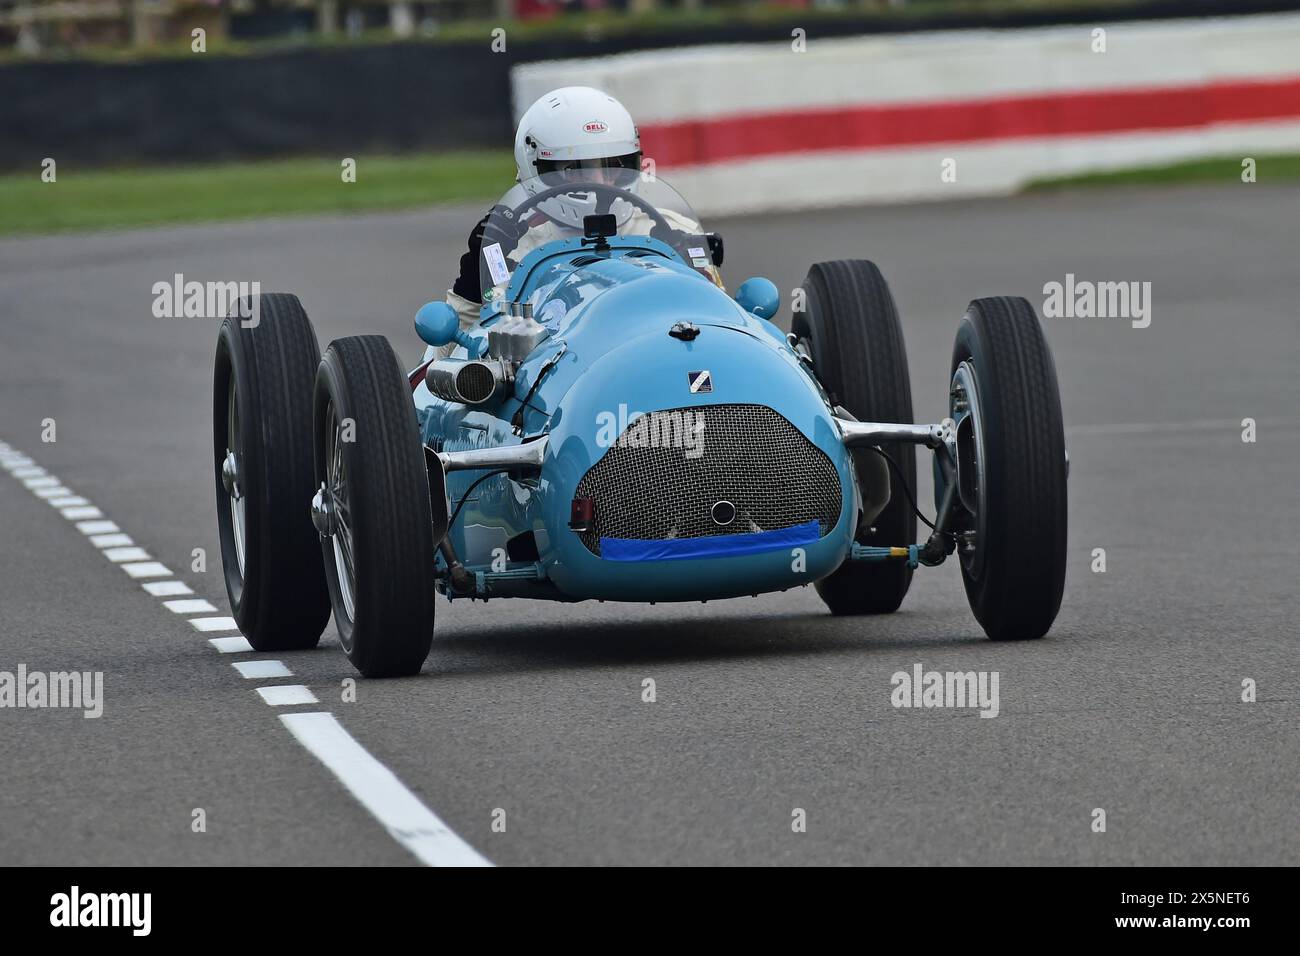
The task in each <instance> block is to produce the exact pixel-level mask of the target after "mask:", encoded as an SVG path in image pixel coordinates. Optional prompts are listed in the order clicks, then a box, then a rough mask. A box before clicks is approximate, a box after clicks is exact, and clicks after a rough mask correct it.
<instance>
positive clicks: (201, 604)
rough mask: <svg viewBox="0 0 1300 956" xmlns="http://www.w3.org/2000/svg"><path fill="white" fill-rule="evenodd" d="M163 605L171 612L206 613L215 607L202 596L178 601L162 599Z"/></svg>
mask: <svg viewBox="0 0 1300 956" xmlns="http://www.w3.org/2000/svg"><path fill="white" fill-rule="evenodd" d="M163 607H165V608H166V609H167V610H169V611H171V612H172V613H173V614H208V613H210V612H212V611H215V610H216V609H217V608H216V606H215V605H213V604H212V603H211V602H209V601H205V600H204V599H203V598H190V599H188V600H184V599H182V600H179V601H163Z"/></svg>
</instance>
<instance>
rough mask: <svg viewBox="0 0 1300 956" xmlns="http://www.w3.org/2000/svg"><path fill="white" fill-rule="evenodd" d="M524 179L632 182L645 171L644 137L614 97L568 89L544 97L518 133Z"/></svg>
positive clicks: (518, 155)
mask: <svg viewBox="0 0 1300 956" xmlns="http://www.w3.org/2000/svg"><path fill="white" fill-rule="evenodd" d="M515 164H516V165H517V166H518V168H519V181H520V182H528V181H529V180H531V179H535V178H536V177H538V176H540V177H542V178H543V179H544V180H545V181H546V182H547V183H548V184H549V185H554V184H556V183H560V182H564V181H572V182H597V183H606V184H608V185H611V186H612V185H618V184H620V183H626V182H627V181H628V179H629V178H630V177H631V176H632V175H633V174H635V173H636V172H638V171H640V169H641V139H640V137H639V136H638V135H637V130H636V124H635V123H633V122H632V116H631V114H630V113H628V111H627V110H625V109H624V108H623V104H622V103H620V102H619V101H618V100H616V99H614V97H612V96H609V95H608V94H606V93H602V92H600V90H593V89H592V88H591V87H589V86H566V87H562V88H561V89H558V90H552V91H551V92H549V93H547V94H546V95H545V96H543V97H542V98H541V99H539V100H538V101H537V102H536V103H534V104H533V105H532V106H530V107H528V110H527V111H526V112H525V113H524V115H523V117H522V118H521V119H520V120H519V129H518V130H517V131H516V133H515Z"/></svg>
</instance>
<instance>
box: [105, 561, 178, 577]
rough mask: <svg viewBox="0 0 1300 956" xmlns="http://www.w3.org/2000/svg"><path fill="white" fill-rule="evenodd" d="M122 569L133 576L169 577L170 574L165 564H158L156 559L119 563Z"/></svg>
mask: <svg viewBox="0 0 1300 956" xmlns="http://www.w3.org/2000/svg"><path fill="white" fill-rule="evenodd" d="M118 567H120V568H121V569H122V570H123V571H125V572H126V573H127V574H129V575H131V577H133V578H169V577H171V576H172V573H171V571H169V570H168V569H167V566H166V565H165V564H159V563H158V562H157V561H139V562H135V563H131V564H119V565H118Z"/></svg>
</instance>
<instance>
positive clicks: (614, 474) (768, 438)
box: [575, 405, 842, 554]
mask: <svg viewBox="0 0 1300 956" xmlns="http://www.w3.org/2000/svg"><path fill="white" fill-rule="evenodd" d="M701 426H702V427H701ZM691 428H697V429H698V431H696V432H695V433H693V434H690V435H687V429H691ZM575 497H577V498H586V499H590V500H591V501H592V502H593V504H594V507H593V512H594V519H593V520H592V522H591V523H590V524H589V525H587V526H585V527H583V528H582V530H581V531H580V532H579V534H578V536H579V537H580V538H581V539H582V543H583V544H584V545H586V547H587V549H588V550H589V551H591V552H592V553H593V554H600V539H601V538H627V539H634V540H641V541H663V540H668V539H672V538H703V537H711V536H715V535H734V534H739V533H745V532H757V531H775V530H778V529H782V528H789V527H791V526H793V525H801V524H806V523H807V522H809V521H816V522H817V523H818V528H819V533H820V536H825V535H826V534H828V533H829V532H830V531H831V529H832V528H834V527H835V523H836V522H837V521H838V520H839V516H840V507H841V504H842V499H841V489H840V479H839V474H838V472H837V471H836V470H835V466H834V464H833V463H832V462H831V460H830V459H829V458H828V457H827V456H826V455H825V453H823V452H822V451H821V449H819V448H818V447H817V446H816V445H814V444H813V443H812V442H811V441H809V440H808V438H807V437H805V436H804V434H803V433H802V432H800V431H799V429H797V428H795V427H794V425H792V424H790V422H789V421H787V420H786V419H785V418H784V417H783V416H781V415H780V414H778V413H777V412H775V411H773V410H772V409H770V408H768V407H766V406H764V405H703V406H695V407H691V408H676V409H670V410H667V411H662V412H654V413H651V414H649V415H644V416H642V417H641V418H639V419H636V420H634V421H633V422H631V423H630V424H629V425H628V427H627V429H626V430H625V431H624V432H623V434H622V435H620V436H619V438H618V440H617V441H616V442H615V443H614V444H613V445H612V446H611V447H610V448H609V449H608V450H607V451H606V452H605V454H604V455H602V456H601V458H600V460H599V461H597V462H596V464H595V465H593V466H592V467H591V469H590V470H588V472H587V473H586V474H585V475H584V476H583V478H582V480H581V481H580V482H579V483H578V488H577V491H576V492H575ZM720 503H725V504H726V505H728V506H730V507H727V508H722V509H721V510H722V512H724V514H723V515H722V516H723V517H726V518H728V519H729V520H727V521H726V522H725V523H723V522H720V521H719V505H720Z"/></svg>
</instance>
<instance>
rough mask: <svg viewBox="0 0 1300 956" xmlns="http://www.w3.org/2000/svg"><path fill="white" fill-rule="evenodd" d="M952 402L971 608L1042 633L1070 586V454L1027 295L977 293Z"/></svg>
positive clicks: (1016, 635)
mask: <svg viewBox="0 0 1300 956" xmlns="http://www.w3.org/2000/svg"><path fill="white" fill-rule="evenodd" d="M950 411H951V415H952V418H953V420H954V422H955V423H956V426H957V459H958V465H957V468H958V488H959V497H960V502H961V507H960V511H959V514H960V525H961V526H962V528H963V530H962V532H961V534H960V537H959V541H960V543H959V545H958V549H957V554H958V557H959V558H960V560H961V575H962V581H963V582H964V583H965V585H966V596H967V598H968V600H969V601H970V606H971V610H972V611H974V612H975V617H976V618H977V619H978V620H979V622H980V624H981V626H983V628H984V631H985V633H986V634H988V636H989V637H991V638H993V639H994V640H1032V639H1034V638H1039V637H1042V636H1043V635H1044V634H1046V633H1047V631H1048V629H1049V628H1050V627H1051V626H1052V622H1053V621H1054V620H1055V619H1056V613H1057V611H1058V610H1059V609H1060V607H1061V595H1062V593H1063V591H1064V589H1065V564H1066V551H1065V547H1066V523H1067V515H1066V479H1067V463H1066V456H1065V432H1064V428H1063V426H1062V422H1061V398H1060V393H1059V391H1058V386H1057V382H1056V365H1055V363H1054V362H1053V361H1052V352H1051V349H1050V348H1049V347H1048V344H1047V339H1046V337H1045V336H1044V335H1043V329H1042V326H1041V325H1040V324H1039V321H1038V315H1037V313H1036V312H1035V311H1034V307H1033V306H1032V305H1030V304H1029V303H1028V302H1027V301H1025V300H1024V299H1022V298H991V299H976V300H975V301H974V302H972V303H971V304H970V307H969V308H967V310H966V314H965V315H964V316H963V317H962V320H961V325H960V326H959V327H958V330H957V341H956V344H955V346H954V347H953V354H952V383H951V388H950Z"/></svg>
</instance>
